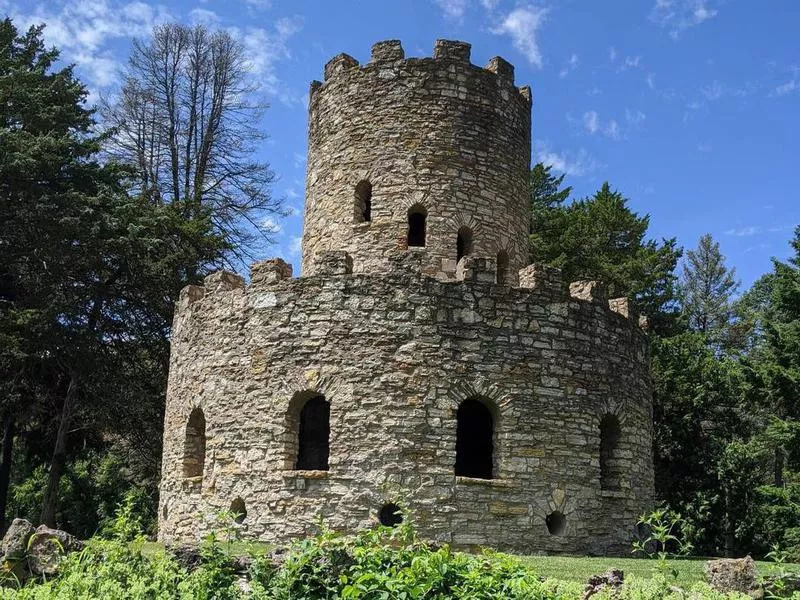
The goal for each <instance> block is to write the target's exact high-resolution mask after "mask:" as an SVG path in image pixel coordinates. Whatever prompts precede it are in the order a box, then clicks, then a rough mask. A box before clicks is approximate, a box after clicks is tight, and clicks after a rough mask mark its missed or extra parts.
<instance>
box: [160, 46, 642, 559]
mask: <svg viewBox="0 0 800 600" xmlns="http://www.w3.org/2000/svg"><path fill="white" fill-rule="evenodd" d="M530 108H531V100H530V90H529V89H528V88H516V87H515V86H514V78H513V68H512V67H511V65H509V64H508V63H507V62H505V61H504V60H503V59H501V58H495V59H492V60H491V61H490V63H489V66H488V67H486V68H485V69H482V68H479V67H475V66H473V65H471V64H470V62H469V45H468V44H465V43H463V42H445V41H440V42H437V44H436V50H435V53H434V57H433V58H419V59H405V58H404V55H403V50H402V48H401V47H400V44H399V43H398V42H395V41H389V42H381V43H378V44H376V45H375V46H374V47H373V51H372V60H371V61H370V62H369V64H367V65H365V66H359V65H358V63H357V62H356V61H355V60H354V59H353V58H351V57H349V56H347V55H340V56H338V57H336V58H334V59H333V60H332V61H330V62H329V63H328V64H327V66H326V68H325V82H324V83H319V82H315V83H314V84H312V87H311V101H310V110H309V113H310V114H309V118H310V141H309V156H308V181H307V188H306V194H307V196H306V212H305V231H304V237H303V274H302V277H293V276H292V267H291V265H288V264H286V263H285V262H284V261H283V260H281V259H271V260H267V261H263V262H260V263H256V264H255V265H253V266H252V268H251V271H250V280H249V282H248V283H247V285H245V281H244V278H242V277H241V276H239V275H236V274H234V273H228V272H224V271H222V272H217V273H214V274H211V275H209V276H208V277H206V279H205V281H204V283H203V285H200V286H196V285H190V286H187V287H186V288H185V289H184V290H183V291H182V293H181V298H180V301H179V303H178V305H177V307H176V310H175V320H174V324H173V328H172V337H171V355H170V371H169V382H168V386H167V396H166V410H165V414H164V452H163V457H162V471H161V473H162V479H161V486H160V499H159V515H158V519H159V539H160V540H162V541H163V542H165V543H170V544H176V543H187V542H188V543H193V542H196V541H197V540H198V539H199V538H200V536H202V535H203V534H204V533H207V532H208V531H210V530H213V529H214V527H215V524H214V521H213V519H212V518H210V517H212V516H213V515H215V514H217V513H219V512H220V511H232V512H233V513H236V515H237V517H236V522H237V523H238V526H239V528H240V530H241V533H242V535H244V536H246V537H248V538H253V539H259V540H262V541H265V542H268V543H271V544H285V543H287V542H289V541H290V540H293V539H296V538H299V537H304V536H308V535H311V534H313V533H314V532H316V531H317V527H318V524H319V522H320V519H321V520H322V521H323V522H324V523H325V524H326V525H327V526H328V527H331V528H332V529H334V530H337V531H354V530H357V529H359V528H362V527H369V526H372V525H374V524H376V523H383V524H384V525H393V524H396V523H397V522H398V520H399V519H402V518H404V516H403V514H398V512H397V508H398V506H402V507H404V508H405V509H406V510H407V513H405V514H408V515H410V516H411V517H412V518H413V519H414V522H415V523H416V527H417V530H418V532H419V534H420V535H421V536H422V537H423V538H425V539H429V540H436V541H439V542H449V543H453V544H455V545H457V546H459V547H477V546H491V547H495V548H499V549H503V550H511V551H514V552H519V553H532V552H548V553H552V552H568V553H587V552H589V553H610V552H614V553H627V552H629V549H630V539H631V536H632V535H633V533H634V528H635V523H636V518H637V515H639V514H641V513H642V512H644V511H646V510H647V509H649V508H650V507H651V505H652V499H653V459H652V401H651V396H652V394H651V389H650V379H649V369H648V341H647V336H646V334H645V332H644V331H643V330H642V328H641V327H640V320H639V317H638V315H636V314H635V312H634V310H633V308H632V307H630V306H629V305H628V301H627V299H626V298H616V299H609V298H608V297H607V296H606V293H605V287H604V286H603V285H602V284H600V283H598V282H592V281H578V282H565V281H562V278H561V274H560V272H559V271H558V270H556V269H553V268H551V267H546V266H543V265H527V266H526V264H525V263H526V260H525V258H526V247H527V238H528V227H529V225H528V202H529V199H528V176H529V156H530Z"/></svg>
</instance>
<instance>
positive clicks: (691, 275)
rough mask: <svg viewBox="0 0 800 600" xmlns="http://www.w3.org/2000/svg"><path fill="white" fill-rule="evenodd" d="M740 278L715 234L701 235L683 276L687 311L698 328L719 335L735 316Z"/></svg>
mask: <svg viewBox="0 0 800 600" xmlns="http://www.w3.org/2000/svg"><path fill="white" fill-rule="evenodd" d="M738 287H739V282H738V281H737V280H736V269H728V268H727V267H726V266H725V257H724V256H723V255H722V253H721V252H720V250H719V243H718V242H715V241H714V239H713V238H712V237H711V234H708V233H707V234H705V235H703V236H702V237H701V238H700V243H699V244H698V246H697V249H695V250H689V251H688V252H687V253H686V263H685V264H684V265H683V277H682V278H681V286H680V289H681V296H682V304H683V313H684V315H685V316H686V318H687V320H688V323H689V326H690V327H691V328H692V329H694V330H695V331H699V332H701V333H705V334H708V335H710V336H711V337H712V338H717V337H718V335H719V333H720V332H721V330H723V329H724V328H726V326H727V325H728V323H729V322H730V319H731V296H732V295H733V294H734V293H736V290H737V289H738Z"/></svg>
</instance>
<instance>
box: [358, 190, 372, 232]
mask: <svg viewBox="0 0 800 600" xmlns="http://www.w3.org/2000/svg"><path fill="white" fill-rule="evenodd" d="M355 220H356V223H369V222H370V221H372V184H371V183H370V182H369V181H360V182H359V183H358V185H357V186H356V198H355Z"/></svg>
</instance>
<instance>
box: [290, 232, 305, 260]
mask: <svg viewBox="0 0 800 600" xmlns="http://www.w3.org/2000/svg"><path fill="white" fill-rule="evenodd" d="M302 248H303V238H302V236H299V235H296V236H293V237H292V244H291V246H289V254H290V255H291V256H300V253H301V252H302Z"/></svg>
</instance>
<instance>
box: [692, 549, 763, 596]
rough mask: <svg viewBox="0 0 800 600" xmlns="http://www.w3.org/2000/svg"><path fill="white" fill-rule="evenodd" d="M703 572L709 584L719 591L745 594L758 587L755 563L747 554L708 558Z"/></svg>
mask: <svg viewBox="0 0 800 600" xmlns="http://www.w3.org/2000/svg"><path fill="white" fill-rule="evenodd" d="M705 572H706V580H707V581H708V583H709V585H711V587H713V588H714V589H715V590H718V591H720V592H741V593H743V594H747V593H751V592H753V591H754V590H755V589H756V588H757V587H758V586H757V583H756V577H757V573H756V563H755V561H754V560H753V559H752V558H751V557H749V556H746V557H744V558H721V559H719V560H709V561H708V562H707V563H706V565H705Z"/></svg>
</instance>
